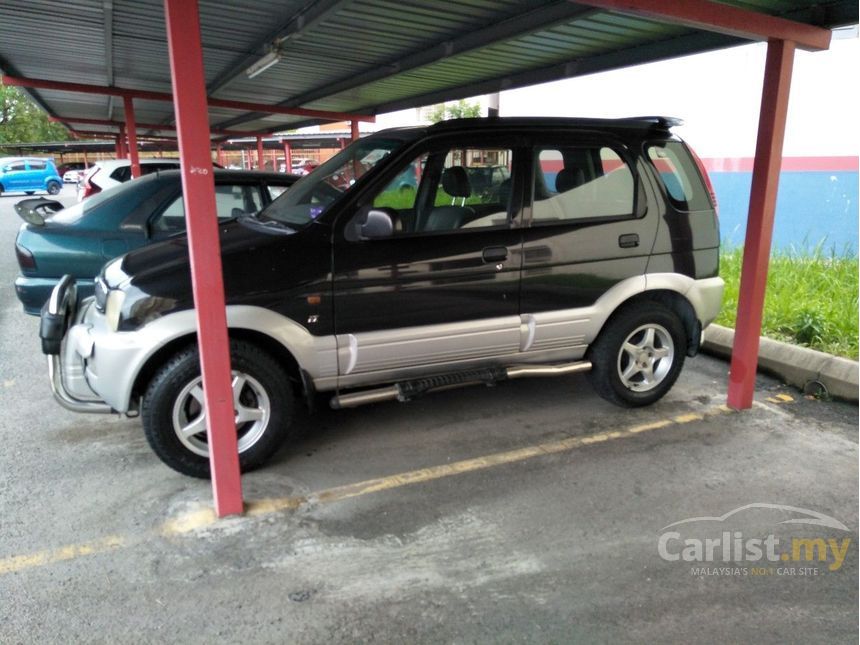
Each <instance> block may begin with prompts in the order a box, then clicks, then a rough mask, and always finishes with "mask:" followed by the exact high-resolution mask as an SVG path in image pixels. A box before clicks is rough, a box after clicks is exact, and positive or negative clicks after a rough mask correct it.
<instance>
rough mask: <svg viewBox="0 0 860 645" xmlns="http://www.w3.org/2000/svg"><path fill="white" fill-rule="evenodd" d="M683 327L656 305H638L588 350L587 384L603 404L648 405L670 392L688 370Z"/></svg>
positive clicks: (612, 323)
mask: <svg viewBox="0 0 860 645" xmlns="http://www.w3.org/2000/svg"><path fill="white" fill-rule="evenodd" d="M686 347H687V339H686V333H685V332H684V326H683V324H682V323H681V321H680V320H679V319H678V316H677V315H675V313H674V312H672V311H671V310H669V309H667V308H666V307H664V306H662V305H660V304H657V303H644V302H640V303H635V304H631V305H628V306H626V307H624V308H622V309H620V310H619V311H618V312H616V314H615V315H614V316H613V317H612V318H611V319H610V320H609V322H608V323H607V324H606V327H605V328H604V329H603V331H601V332H600V335H599V336H598V338H597V340H596V341H595V342H594V343H593V344H592V346H591V349H590V350H589V359H590V360H591V363H592V368H591V371H590V372H589V380H590V381H591V384H592V385H593V386H594V389H595V390H596V391H597V393H598V394H599V395H600V396H602V397H603V398H604V399H606V400H608V401H611V402H612V403H616V404H618V405H623V406H627V407H638V406H642V405H650V404H651V403H654V402H655V401H658V400H660V399H661V398H662V397H663V396H664V395H665V394H666V392H668V391H669V390H670V389H671V387H672V385H674V383H675V380H676V379H677V378H678V374H680V372H681V368H682V367H683V366H684V358H685V351H686Z"/></svg>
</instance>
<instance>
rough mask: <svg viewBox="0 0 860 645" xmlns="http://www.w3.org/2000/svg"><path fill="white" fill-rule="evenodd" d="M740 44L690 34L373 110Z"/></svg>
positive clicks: (715, 36)
mask: <svg viewBox="0 0 860 645" xmlns="http://www.w3.org/2000/svg"><path fill="white" fill-rule="evenodd" d="M741 42H743V41H741V40H739V39H738V38H736V37H733V36H726V35H724V34H717V33H708V32H706V33H698V32H697V33H691V34H687V35H685V36H678V37H676V38H670V39H668V40H662V41H659V42H651V43H645V44H642V45H637V46H636V47H632V48H629V49H626V50H620V51H612V52H607V53H605V54H599V55H597V56H591V57H589V58H582V59H577V60H571V61H568V62H566V63H559V64H556V65H549V66H547V67H537V68H532V69H528V70H525V71H522V72H517V73H515V74H509V75H506V76H498V77H495V78H489V79H486V80H482V81H478V82H476V83H469V84H468V85H461V86H458V87H446V88H444V89H441V90H438V91H435V92H428V93H427V94H422V95H420V96H410V97H407V98H403V99H397V100H394V101H389V102H388V103H383V104H380V105H377V106H374V109H375V110H376V111H377V112H380V113H381V112H393V111H395V110H404V109H407V108H410V107H415V106H416V105H433V104H434V103H440V102H442V101H450V100H456V99H460V98H468V97H470V96H479V95H481V94H492V93H495V92H502V91H505V90H513V89H517V88H521V87H529V86H532V85H538V84H540V83H549V82H552V81H560V80H564V79H567V78H576V77H578V76H587V75H589V74H596V73H599V72H608V71H611V70H614V69H621V68H624V67H631V66H633V65H640V64H643V63H653V62H656V61H660V60H667V59H670V58H676V57H678V56H687V55H689V54H696V53H701V52H703V51H711V50H714V49H721V48H724V47H731V46H733V45H738V44H740V43H741ZM303 125H306V124H305V123H298V124H296V126H295V127H297V128H298V127H302V126H303Z"/></svg>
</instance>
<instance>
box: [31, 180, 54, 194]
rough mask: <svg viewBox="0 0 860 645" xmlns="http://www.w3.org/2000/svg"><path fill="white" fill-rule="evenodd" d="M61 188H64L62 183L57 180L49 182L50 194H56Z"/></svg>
mask: <svg viewBox="0 0 860 645" xmlns="http://www.w3.org/2000/svg"><path fill="white" fill-rule="evenodd" d="M61 188H62V186H60V184H58V183H57V182H55V181H49V182H48V194H49V195H56V194H57V193H59V192H60V189H61ZM27 194H28V195H32V194H33V193H27Z"/></svg>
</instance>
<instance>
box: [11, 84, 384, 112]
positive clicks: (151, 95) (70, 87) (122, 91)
mask: <svg viewBox="0 0 860 645" xmlns="http://www.w3.org/2000/svg"><path fill="white" fill-rule="evenodd" d="M2 81H3V83H5V84H6V85H15V86H17V87H30V88H40V89H45V90H57V91H59V92H77V93H80V94H98V95H101V96H119V97H122V98H126V97H128V98H134V99H143V100H148V101H167V102H170V103H172V102H173V95H172V94H168V93H167V92H150V91H147V90H132V89H127V88H122V87H107V86H102V85H90V84H88V83H68V82H66V81H48V80H44V79H38V78H24V77H21V76H6V75H4V76H3V77H2ZM208 104H209V107H220V108H224V109H226V110H241V111H245V112H251V111H253V112H262V113H263V114H286V115H289V116H304V117H308V118H311V119H323V120H326V121H370V122H373V121H375V120H376V117H374V116H371V115H367V114H348V113H345V112H326V111H324V110H306V109H304V108H293V107H290V108H287V107H283V106H280V105H268V104H266V103H248V102H246V101H227V100H224V99H214V98H209V99H208Z"/></svg>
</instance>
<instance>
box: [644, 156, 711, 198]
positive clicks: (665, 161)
mask: <svg viewBox="0 0 860 645" xmlns="http://www.w3.org/2000/svg"><path fill="white" fill-rule="evenodd" d="M648 158H649V159H650V160H651V163H652V164H653V166H654V168H655V169H656V170H657V175H658V176H659V177H660V180H661V181H662V182H663V185H664V186H665V187H666V192H667V193H668V195H669V199H671V201H672V204H673V205H674V206H675V207H676V208H679V209H681V210H685V211H696V210H706V209H708V208H710V206H711V204H710V201H709V198H708V195H707V191H706V190H705V187H704V186H703V185H702V180H701V179H700V178H699V173H698V170H696V165H695V161H693V159H692V158H691V157H690V153H689V152H687V149H686V148H685V147H684V144H682V143H680V142H679V141H663V142H660V143H654V144H650V145H649V146H648Z"/></svg>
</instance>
